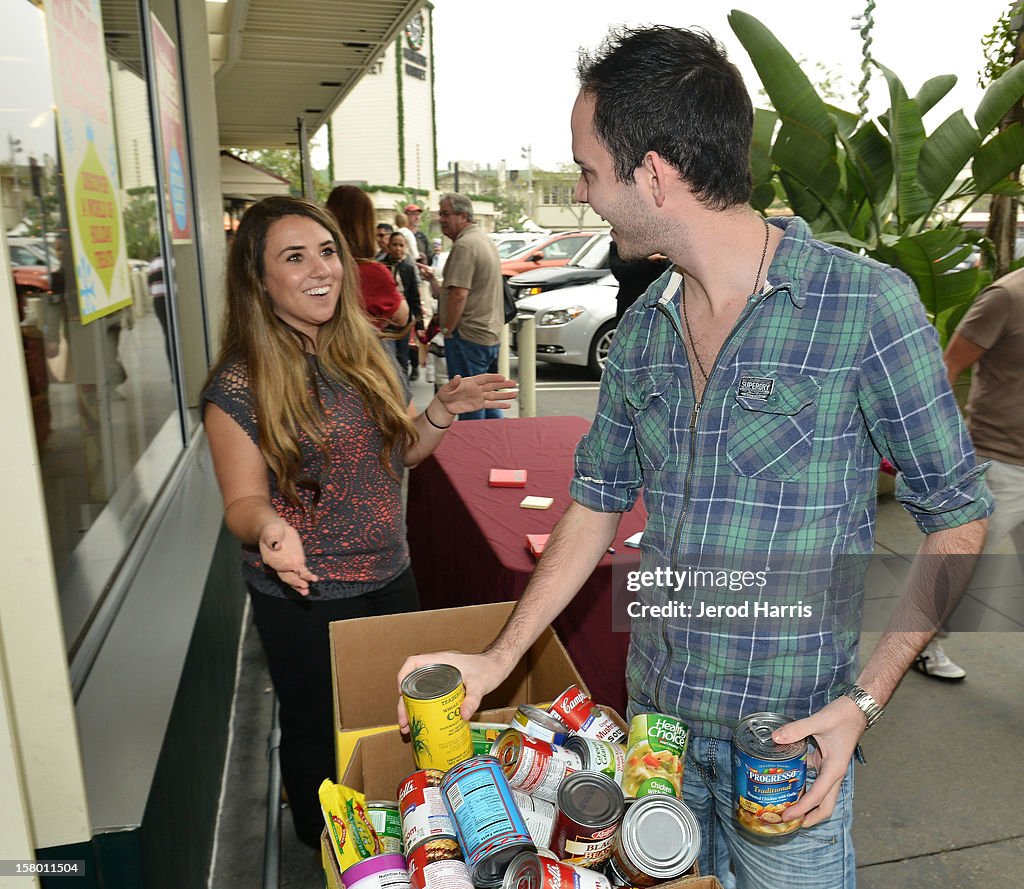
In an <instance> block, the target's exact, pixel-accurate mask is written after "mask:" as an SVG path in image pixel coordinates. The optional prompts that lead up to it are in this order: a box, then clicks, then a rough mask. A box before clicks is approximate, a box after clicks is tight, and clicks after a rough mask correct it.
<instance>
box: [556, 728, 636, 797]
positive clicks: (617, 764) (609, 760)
mask: <svg viewBox="0 0 1024 889" xmlns="http://www.w3.org/2000/svg"><path fill="white" fill-rule="evenodd" d="M565 749H566V750H571V751H572V752H573V753H575V754H577V755H578V756H579V758H580V761H581V762H582V763H583V768H582V769H581V771H584V772H601V774H603V775H607V776H608V777H609V778H611V779H612V781H614V782H615V783H616V784H618V785H620V786H621V785H622V776H623V774H624V773H625V771H626V748H625V747H624V746H623V745H622V744H613V743H612V742H611V741H595V740H594V739H593V738H584V737H581V736H580V735H573V736H572V737H571V738H569V739H568V740H567V741H566V742H565Z"/></svg>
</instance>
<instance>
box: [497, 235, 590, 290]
mask: <svg viewBox="0 0 1024 889" xmlns="http://www.w3.org/2000/svg"><path fill="white" fill-rule="evenodd" d="M595 234H597V232H584V231H573V232H559V233H558V234H554V235H549V236H548V237H546V238H542V239H541V240H539V241H537V242H536V243H535V244H529V245H528V246H526V247H524V248H523V249H522V250H520V251H519V253H515V254H513V255H512V256H510V257H509V258H508V259H506V260H505V261H504V262H502V264H501V274H502V275H503V276H504V277H506V278H511V277H512V276H513V275H519V274H522V273H523V272H529V271H531V270H533V269H539V268H548V267H551V266H563V265H565V264H566V263H568V262H569V260H570V259H572V258H573V257H574V256H575V255H576V254H577V253H579V251H580V248H581V247H583V245H584V244H586V243H587V241H589V240H590V239H591V238H592V237H593V236H594V235H595Z"/></svg>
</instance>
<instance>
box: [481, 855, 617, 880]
mask: <svg viewBox="0 0 1024 889" xmlns="http://www.w3.org/2000/svg"><path fill="white" fill-rule="evenodd" d="M501 887H502V889H611V887H610V884H609V883H608V878H607V877H605V876H604V874H599V873H598V872H597V871H594V870H590V869H589V868H585V867H579V866H577V865H574V864H567V863H566V862H563V861H558V860H556V859H554V858H548V857H547V856H544V855H539V854H534V853H532V852H523V853H522V854H521V855H519V856H517V857H516V858H515V859H514V860H513V861H512V863H511V864H510V865H509V866H508V870H507V871H505V880H504V882H503V883H502V884H501Z"/></svg>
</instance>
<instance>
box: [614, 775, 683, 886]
mask: <svg viewBox="0 0 1024 889" xmlns="http://www.w3.org/2000/svg"><path fill="white" fill-rule="evenodd" d="M619 843H620V845H621V846H622V851H623V852H624V853H625V854H626V857H627V858H629V860H630V861H631V862H632V863H633V864H634V865H635V866H636V868H637V869H638V870H641V871H643V872H644V873H645V874H647V875H648V876H651V877H654V878H656V879H659V880H671V879H674V878H675V877H678V876H680V875H682V874H684V873H686V872H687V871H688V870H689V869H690V868H691V867H693V863H694V862H695V861H696V860H697V855H698V853H699V852H700V825H699V824H698V823H697V816H696V815H694V814H693V812H692V811H691V810H690V807H689V806H688V805H686V803H684V802H682V801H681V800H678V799H676V798H675V797H674V796H668V795H666V794H660V793H659V794H652V795H651V796H643V797H640V799H638V800H637V801H636V802H635V803H633V805H631V806H630V807H629V811H628V812H626V817H625V818H623V820H622V828H621V829H620V831H619Z"/></svg>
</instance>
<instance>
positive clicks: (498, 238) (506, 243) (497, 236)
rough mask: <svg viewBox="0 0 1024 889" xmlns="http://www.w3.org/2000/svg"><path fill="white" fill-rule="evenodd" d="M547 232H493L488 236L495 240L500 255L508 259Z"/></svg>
mask: <svg viewBox="0 0 1024 889" xmlns="http://www.w3.org/2000/svg"><path fill="white" fill-rule="evenodd" d="M546 234H547V233H546V232H492V233H491V234H489V235H488V236H487V237H489V238H490V239H491V240H492V241H494V245H495V246H496V247H497V248H498V256H500V257H501V258H502V259H508V258H509V257H510V256H511V255H512V254H513V253H518V252H519V251H520V250H522V249H523V248H525V247H529V246H530V245H531V244H536V243H537V241H539V240H540V239H541V238H543V237H545V236H546Z"/></svg>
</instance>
